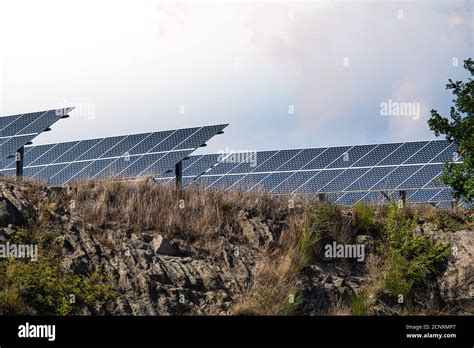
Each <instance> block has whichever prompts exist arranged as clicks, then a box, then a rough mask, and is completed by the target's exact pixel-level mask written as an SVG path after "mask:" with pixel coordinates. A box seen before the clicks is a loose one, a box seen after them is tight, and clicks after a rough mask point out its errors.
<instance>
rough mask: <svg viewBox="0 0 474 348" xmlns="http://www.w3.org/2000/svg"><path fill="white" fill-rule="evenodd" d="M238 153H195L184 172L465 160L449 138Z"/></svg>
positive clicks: (246, 170) (280, 169) (230, 171)
mask: <svg viewBox="0 0 474 348" xmlns="http://www.w3.org/2000/svg"><path fill="white" fill-rule="evenodd" d="M239 156H240V158H239V159H238V160H235V158H234V155H232V154H231V155H229V156H228V157H225V156H223V155H222V154H211V155H202V156H192V157H191V159H190V160H188V161H185V162H184V167H183V175H185V176H198V175H200V174H202V173H203V172H204V171H206V170H207V169H209V168H211V167H212V166H213V165H214V164H216V163H217V162H218V161H219V160H220V163H218V165H216V166H215V167H214V168H212V169H211V170H210V171H209V172H208V173H207V174H209V175H213V174H249V173H262V172H263V173H266V172H275V171H281V172H285V171H295V170H312V169H324V168H331V169H336V168H359V167H373V166H390V165H399V164H425V163H444V162H452V161H461V158H459V157H458V155H457V153H456V147H455V145H454V144H450V143H448V142H447V141H445V140H436V141H424V142H413V143H397V144H378V145H360V146H359V145H358V146H353V147H348V146H343V147H330V148H314V149H296V150H280V151H259V152H256V153H252V152H249V153H242V154H240V155H239Z"/></svg>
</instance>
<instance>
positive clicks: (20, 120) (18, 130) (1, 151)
mask: <svg viewBox="0 0 474 348" xmlns="http://www.w3.org/2000/svg"><path fill="white" fill-rule="evenodd" d="M72 110H73V108H67V109H57V110H48V111H41V112H33V113H28V114H21V115H14V116H5V117H0V129H1V131H0V161H1V162H0V165H1V166H2V167H3V166H4V165H5V162H6V158H7V157H9V156H13V155H15V153H16V152H17V150H18V149H20V148H21V147H22V146H24V145H25V144H27V143H29V142H30V141H31V140H33V139H34V138H35V137H36V136H38V134H40V133H41V132H43V131H45V130H46V129H47V128H49V127H50V126H51V125H52V124H53V123H55V122H56V121H58V120H60V119H61V118H63V117H64V116H66V115H67V114H68V113H70V112H71V111H72Z"/></svg>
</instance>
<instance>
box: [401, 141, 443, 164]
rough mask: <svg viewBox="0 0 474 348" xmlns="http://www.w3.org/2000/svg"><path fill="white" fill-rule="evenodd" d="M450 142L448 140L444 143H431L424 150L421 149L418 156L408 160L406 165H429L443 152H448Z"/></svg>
mask: <svg viewBox="0 0 474 348" xmlns="http://www.w3.org/2000/svg"><path fill="white" fill-rule="evenodd" d="M448 145H449V142H448V141H446V140H442V141H430V142H429V143H428V145H426V146H425V147H424V148H423V149H421V150H420V151H419V152H418V153H417V154H415V155H413V156H412V157H411V158H410V159H408V160H407V161H406V162H405V163H406V164H418V163H428V162H429V161H431V160H432V159H434V158H436V157H437V156H438V155H439V154H440V153H441V152H443V151H444V150H446V148H447V147H448Z"/></svg>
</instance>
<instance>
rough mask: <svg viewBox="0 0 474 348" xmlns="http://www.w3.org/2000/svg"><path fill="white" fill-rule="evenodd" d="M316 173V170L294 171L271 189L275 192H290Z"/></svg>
mask: <svg viewBox="0 0 474 348" xmlns="http://www.w3.org/2000/svg"><path fill="white" fill-rule="evenodd" d="M315 174H316V171H305V172H294V173H291V175H290V176H289V177H288V178H287V179H286V180H284V181H282V182H281V183H280V184H279V185H277V186H275V187H274V188H273V189H271V190H270V192H271V193H274V194H290V193H292V192H293V191H294V189H295V187H300V186H302V185H303V184H304V183H305V182H307V181H308V180H309V179H311V178H312V177H313V176H314V175H315Z"/></svg>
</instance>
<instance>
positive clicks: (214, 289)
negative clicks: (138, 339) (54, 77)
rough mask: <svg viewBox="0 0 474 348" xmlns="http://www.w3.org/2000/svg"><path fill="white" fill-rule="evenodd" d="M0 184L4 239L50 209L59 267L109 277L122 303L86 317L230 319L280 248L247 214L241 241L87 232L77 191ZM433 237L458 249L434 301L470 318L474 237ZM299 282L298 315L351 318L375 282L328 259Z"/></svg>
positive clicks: (272, 233) (236, 223)
mask: <svg viewBox="0 0 474 348" xmlns="http://www.w3.org/2000/svg"><path fill="white" fill-rule="evenodd" d="M0 185H1V193H0V241H2V240H8V239H10V238H12V236H14V235H15V233H16V232H17V230H18V229H19V227H23V226H27V225H28V224H30V223H31V221H32V219H38V218H41V216H42V215H41V214H42V212H44V211H46V212H47V214H46V215H48V219H50V220H51V224H52V226H54V229H55V230H56V232H58V233H57V237H55V238H56V239H55V243H58V245H59V246H60V248H59V249H60V253H61V264H62V268H63V269H64V270H65V271H67V272H71V273H75V274H84V275H88V274H91V272H94V271H97V270H98V271H100V272H102V273H103V274H105V275H107V276H108V277H109V281H110V282H111V284H112V285H113V288H114V290H115V291H116V293H117V296H115V297H114V298H112V299H110V300H108V301H107V302H106V303H105V304H103V305H100V306H99V305H97V307H96V308H88V309H84V314H99V315H180V314H183V315H205V314H220V315H226V314H229V313H230V311H231V307H232V305H233V304H235V303H236V302H237V301H238V300H239V298H241V296H242V295H243V294H245V292H246V291H247V290H248V289H249V287H250V286H251V285H252V284H253V283H255V281H256V279H255V277H256V274H258V273H257V266H256V265H257V264H259V263H260V264H261V263H262V261H263V263H265V262H267V263H268V258H267V259H266V258H265V257H268V253H271V252H272V251H273V250H274V249H275V248H277V246H278V243H279V238H280V234H281V230H282V225H283V224H284V221H273V220H266V219H265V218H263V217H262V216H258V215H256V214H254V213H253V212H252V213H251V212H248V211H245V210H241V211H240V212H238V213H237V214H236V215H235V216H234V217H233V220H232V221H231V223H232V224H233V228H234V227H235V228H236V229H237V230H238V233H239V238H235V236H233V237H232V236H226V235H220V236H219V238H217V239H216V240H212V241H208V243H201V244H196V243H192V242H190V241H189V240H187V239H183V238H176V237H173V236H172V235H166V234H165V233H163V232H162V231H155V230H138V231H136V230H133V231H131V230H127V229H124V226H121V225H119V224H115V225H114V224H111V226H105V227H101V228H99V227H98V226H91V225H88V224H86V223H85V222H84V221H83V220H82V219H81V216H80V215H79V214H78V213H77V212H76V208H77V207H76V206H75V203H74V202H70V201H69V198H68V195H67V193H68V192H69V191H70V190H72V188H67V187H66V188H61V187H47V186H35V187H34V188H32V187H29V186H28V185H16V184H11V183H8V182H2V183H0ZM53 196H54V197H61V196H64V197H63V198H64V199H63V201H64V202H66V203H65V204H63V205H61V206H57V205H51V204H50V198H51V197H53ZM69 203H70V204H69ZM422 230H423V229H422V228H421V227H420V231H422ZM420 233H421V232H420ZM430 234H431V235H432V236H433V237H434V238H436V239H439V240H444V241H445V242H447V243H449V244H450V245H451V248H452V250H453V254H452V256H451V257H450V259H449V262H448V264H447V266H446V269H445V270H444V271H443V272H442V274H441V275H440V276H438V278H437V279H436V287H434V288H436V289H437V291H438V293H439V294H437V296H439V298H440V299H441V301H442V302H443V304H444V305H445V307H446V308H448V309H449V312H450V313H455V314H471V315H472V314H474V302H473V295H474V267H473V265H474V263H473V260H474V258H473V256H474V255H473V254H474V234H473V231H470V230H463V231H457V232H443V231H436V230H433V229H432V230H431V232H430ZM355 242H356V243H358V244H363V245H364V246H365V250H366V255H368V257H366V260H365V262H366V263H367V262H368V260H370V258H371V255H372V254H373V253H374V252H375V249H376V241H375V240H374V238H373V237H370V236H368V235H359V236H357V237H356V239H355ZM208 244H209V245H208ZM296 282H297V283H298V288H299V289H301V299H302V302H303V305H302V307H301V308H300V310H299V311H300V313H301V314H306V315H324V314H350V304H349V303H350V301H351V298H353V297H354V295H356V294H359V293H360V292H361V291H363V289H364V287H365V286H366V285H367V284H368V283H369V282H370V278H369V274H368V272H367V270H366V269H365V265H364V264H360V265H358V266H357V267H356V268H354V269H350V270H344V271H343V270H341V268H338V267H336V264H333V263H331V262H320V263H317V262H313V264H310V265H307V266H306V267H305V268H304V270H302V272H301V274H300V275H299V276H298V277H297V280H296ZM382 295H383V294H382ZM382 297H383V296H382ZM390 306H391V305H390V304H389V305H388V307H387V308H385V309H384V310H383V311H382V312H381V314H399V313H400V310H399V308H395V305H392V307H390Z"/></svg>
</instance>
